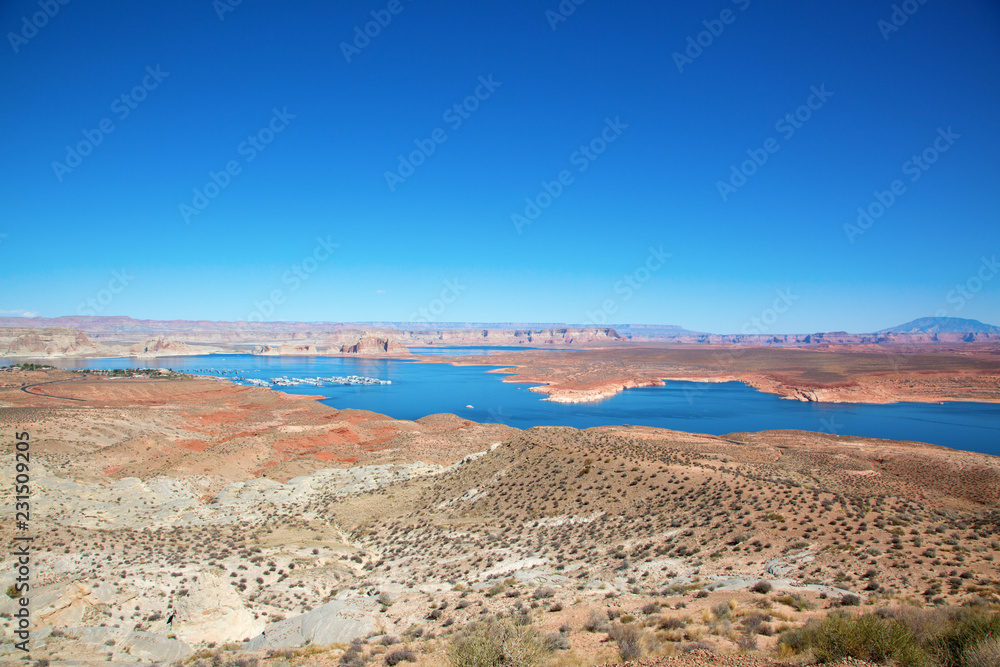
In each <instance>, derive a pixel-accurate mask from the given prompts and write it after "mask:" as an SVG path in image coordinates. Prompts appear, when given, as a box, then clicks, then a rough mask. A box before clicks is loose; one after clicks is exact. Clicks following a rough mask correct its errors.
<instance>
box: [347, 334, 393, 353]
mask: <svg viewBox="0 0 1000 667" xmlns="http://www.w3.org/2000/svg"><path fill="white" fill-rule="evenodd" d="M340 353H341V354H356V355H363V356H370V355H371V356H375V355H380V354H394V355H396V354H407V355H408V354H410V351H409V350H408V349H406V347H405V346H403V345H401V344H400V343H398V342H397V341H396V340H395V339H393V338H390V337H388V336H375V335H371V334H368V333H363V334H361V337H360V338H358V339H357V340H355V341H354V342H353V343H345V344H344V345H342V346H341V348H340Z"/></svg>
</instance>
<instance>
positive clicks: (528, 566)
mask: <svg viewBox="0 0 1000 667" xmlns="http://www.w3.org/2000/svg"><path fill="white" fill-rule="evenodd" d="M545 354H547V355H554V354H559V353H552V352H546V353H545ZM573 354H578V353H573ZM582 354H591V353H588V352H583V353H582ZM708 354H710V353H708ZM795 354H800V353H799V352H796V353H795ZM801 354H805V353H801ZM545 358H546V359H552V358H553V357H552V356H547V357H545ZM748 358H749V359H753V357H748ZM669 359H670V356H669V353H668V354H667V356H666V357H662V358H659V360H658V361H657V363H666V362H667V361H668V360H669ZM858 359H859V360H867V359H868V357H866V356H864V355H862V354H859V355H858ZM766 362H767V360H764V359H756V361H754V363H758V364H764V363H766ZM574 363H575V362H574ZM595 363H596V362H595ZM638 363H639V362H638V360H637V359H631V358H629V359H627V360H626V361H625V362H623V366H624V367H625V368H630V367H629V364H638ZM706 363H707V362H706ZM747 363H748V364H749V363H750V362H747ZM814 363H815V360H813V359H804V360H803V366H802V367H803V368H804V367H807V366H808V367H812V365H813V364H814ZM859 363H860V362H859ZM864 363H868V364H871V363H874V362H871V361H865V362H864ZM949 363H955V364H958V363H959V361H957V360H956V361H954V362H949ZM567 367H569V366H567ZM552 368H553V369H557V368H559V366H558V365H557V364H555V363H553V365H552ZM816 368H820V369H823V368H826V367H824V366H823V364H818V365H816ZM876 368H879V367H878V366H877V365H876ZM614 372H620V371H614ZM784 372H787V373H789V374H793V373H794V372H795V368H794V367H792V366H788V367H787V369H786V370H785V371H784ZM829 372H830V373H831V374H832V375H833V374H835V371H829ZM832 379H833V378H832V377H831V381H832ZM573 380H574V381H575V380H577V378H573ZM0 421H2V422H3V431H4V433H6V434H12V433H14V432H25V431H26V432H28V433H29V434H30V442H31V443H32V444H31V477H32V496H31V503H32V529H33V533H34V535H35V536H36V537H35V540H34V542H33V544H32V548H33V550H34V561H33V567H34V570H33V574H32V576H33V579H32V582H31V587H32V601H33V603H32V607H31V608H32V614H33V628H32V629H33V632H32V641H33V642H34V647H33V649H32V652H31V655H32V658H34V659H36V660H46V661H49V662H50V664H59V663H64V664H86V663H90V662H104V663H106V662H108V661H110V662H111V663H113V664H137V663H150V662H156V663H179V664H191V665H200V666H205V667H207V666H208V665H220V664H228V663H231V662H235V664H242V665H255V664H256V665H261V666H263V665H300V664H303V665H304V664H315V665H326V664H334V663H340V664H345V665H363V664H373V665H375V664H389V665H393V664H398V663H400V662H412V663H415V664H419V665H436V664H444V663H445V662H446V661H447V660H448V657H449V656H452V657H454V656H456V655H460V654H461V652H462V651H469V650H471V648H470V647H471V646H472V643H471V642H472V639H470V638H475V637H476V636H477V635H476V634H475V633H476V632H484V630H482V629H483V628H487V629H489V628H494V630H495V629H496V628H501V629H503V628H506V630H505V632H509V633H514V634H513V635H509V636H517V637H522V638H523V637H527V638H528V639H530V640H531V641H530V642H528V645H530V646H533V647H534V648H535V649H537V651H538V652H539V656H540V658H539V659H542V660H544V661H545V662H551V663H552V664H557V665H594V664H602V663H618V662H622V661H624V660H633V659H640V658H641V659H644V660H645V661H646V662H645V663H644V664H649V665H653V664H656V665H660V664H663V665H674V664H676V665H696V664H697V665H729V664H731V665H770V664H778V663H781V664H787V663H788V662H789V661H791V662H793V663H798V664H801V663H802V662H808V661H810V660H812V659H815V658H816V656H817V655H823V654H822V652H821V649H822V647H821V646H818V645H817V646H813V645H812V644H810V643H809V642H810V641H811V640H809V639H808V638H809V637H810V636H813V635H810V634H809V632H810V628H815V627H816V624H817V623H820V622H821V621H822V619H824V618H828V617H829V618H834V619H836V618H839V617H837V616H836V614H837V613H838V612H839V611H841V610H848V611H851V612H853V613H859V612H863V613H872V614H879V615H873V616H872V618H876V619H882V620H881V621H879V622H884V623H902V622H903V621H899V620H898V619H906V622H907V623H910V624H911V625H913V626H914V627H917V625H915V624H919V623H925V624H929V623H930V624H932V623H938V624H939V625H940V621H941V619H943V618H945V617H947V618H951V616H949V614H951V615H956V614H957V615H961V614H965V613H968V614H973V613H974V614H979V615H986V616H984V618H990V617H991V616H989V614H994V613H995V612H994V611H993V610H995V609H996V605H997V603H998V601H1000V564H998V563H997V561H996V556H997V554H998V552H1000V459H997V458H996V457H991V456H988V455H983V454H976V453H969V452H960V451H956V450H950V449H946V448H942V447H934V446H929V445H924V444H918V443H910V442H893V441H884V440H875V439H866V438H850V437H842V436H832V435H825V434H817V433H807V432H799V431H770V432H761V433H731V434H727V435H725V436H720V437H716V436H707V435H698V434H689V433H681V432H675V431H668V430H663V429H656V428H646V427H600V428H593V429H587V430H576V429H572V428H561V427H539V428H532V429H528V430H525V431H518V430H516V429H513V428H510V427H507V426H503V425H499V424H477V423H473V422H470V421H467V420H463V419H460V418H458V417H456V416H454V415H432V416H428V417H426V418H423V419H420V420H417V421H415V422H410V421H399V420H394V419H390V418H388V417H385V416H382V415H377V414H374V413H368V412H363V411H356V410H337V409H334V408H330V407H328V406H326V405H323V404H321V403H318V402H316V401H314V400H312V399H311V398H310V397H303V396H290V395H286V394H282V393H279V392H275V391H271V390H268V389H263V388H252V387H240V386H235V385H232V384H229V383H227V382H225V381H223V380H212V379H205V378H195V377H191V376H185V375H179V374H174V373H172V372H166V371H163V372H130V373H124V374H112V373H93V372H90V373H79V372H69V371H61V370H55V369H32V368H30V367H28V369H27V370H26V369H23V368H21V367H16V368H13V369H11V368H8V369H6V370H4V371H2V372H0ZM3 454H4V456H6V457H8V459H11V460H12V459H13V440H12V439H11V438H10V437H5V439H4V441H3ZM12 470H13V467H12V466H5V467H4V475H5V479H4V486H3V489H4V495H5V498H4V501H5V502H6V506H9V507H12V506H13V484H12V480H11V479H10V478H11V477H12ZM0 532H2V533H3V535H2V537H3V539H4V540H6V541H7V543H10V542H11V538H12V537H13V534H14V530H13V524H12V522H10V521H8V522H5V523H4V524H3V526H2V528H0ZM13 563H14V557H13V556H9V555H8V556H5V557H4V563H3V567H4V568H5V570H6V571H10V570H11V568H12V566H13ZM0 600H2V602H0V623H2V630H3V632H4V638H5V641H4V643H3V644H2V646H3V648H2V649H0V650H2V651H3V655H0V660H5V661H14V660H15V659H17V658H18V657H19V655H18V652H16V651H15V649H14V648H13V646H12V641H8V640H11V637H12V631H13V629H14V625H15V622H16V621H15V619H14V618H13V617H12V612H13V611H14V600H12V599H11V598H10V597H9V596H3V597H0ZM962 605H964V606H962ZM955 610H968V611H955ZM831 615H833V616H831ZM956 618H957V616H956ZM963 618H964V617H963ZM976 618H979V616H977V617H976ZM992 618H996V617H995V616H992ZM894 619H895V620H894ZM168 620H170V621H171V622H170V623H168ZM491 624H492V625H491ZM928 627H929V626H928ZM518 633H520V634H518ZM525 641H527V640H525ZM531 642H534V643H533V644H532V643H531ZM928 650H930V649H928ZM873 662H881V661H879V660H873ZM453 664H454V662H453ZM841 664H861V663H858V662H853V661H850V660H849V661H846V662H843V661H842V662H841ZM970 664H971V663H970Z"/></svg>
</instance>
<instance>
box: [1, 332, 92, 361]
mask: <svg viewBox="0 0 1000 667" xmlns="http://www.w3.org/2000/svg"><path fill="white" fill-rule="evenodd" d="M103 352H104V349H103V347H102V346H101V345H100V344H98V343H95V342H94V341H93V340H91V339H90V337H89V336H87V334H85V333H83V332H82V331H77V330H75V329H67V328H64V327H58V328H49V329H20V328H18V329H4V330H2V331H0V356H3V357H82V356H97V355H101V354H102V353H103Z"/></svg>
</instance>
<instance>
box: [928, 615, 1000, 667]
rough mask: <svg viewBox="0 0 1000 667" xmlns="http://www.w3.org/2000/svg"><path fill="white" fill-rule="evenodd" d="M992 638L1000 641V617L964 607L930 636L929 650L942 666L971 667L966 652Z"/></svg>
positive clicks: (950, 616)
mask: <svg viewBox="0 0 1000 667" xmlns="http://www.w3.org/2000/svg"><path fill="white" fill-rule="evenodd" d="M988 639H1000V614H995V613H994V614H991V613H989V612H988V611H986V610H985V609H982V608H976V607H960V608H958V609H955V610H953V611H952V612H951V613H950V614H949V618H948V622H946V623H944V624H942V625H941V626H940V627H939V628H938V629H937V630H936V632H933V633H932V634H931V635H930V637H928V639H927V651H928V653H930V654H931V655H932V656H933V657H934V659H935V661H936V662H937V664H938V665H940V666H941V667H968V665H966V663H965V655H966V652H967V651H970V650H971V649H972V648H973V647H975V646H978V645H979V644H981V643H983V642H985V641H986V640H988ZM993 664H994V665H996V664H1000V663H993Z"/></svg>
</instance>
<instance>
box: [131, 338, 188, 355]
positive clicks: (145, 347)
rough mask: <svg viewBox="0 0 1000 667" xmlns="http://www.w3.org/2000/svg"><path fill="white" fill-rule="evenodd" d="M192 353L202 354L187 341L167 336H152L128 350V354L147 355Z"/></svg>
mask: <svg viewBox="0 0 1000 667" xmlns="http://www.w3.org/2000/svg"><path fill="white" fill-rule="evenodd" d="M194 354H204V353H203V352H202V351H201V350H197V349H195V348H193V347H191V346H190V345H188V344H187V343H184V342H181V341H177V340H170V339H168V338H152V339H150V340H147V341H146V342H144V343H137V344H135V345H133V346H131V347H130V348H129V350H128V356H130V357H139V358H148V357H180V356H190V355H194Z"/></svg>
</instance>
